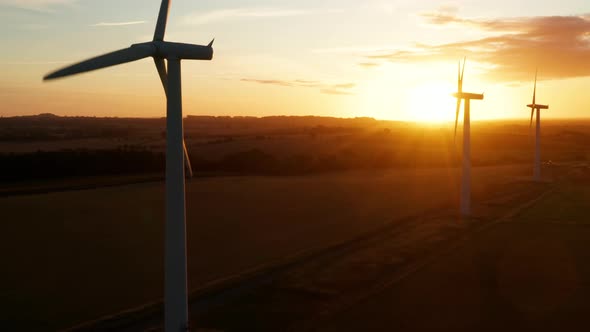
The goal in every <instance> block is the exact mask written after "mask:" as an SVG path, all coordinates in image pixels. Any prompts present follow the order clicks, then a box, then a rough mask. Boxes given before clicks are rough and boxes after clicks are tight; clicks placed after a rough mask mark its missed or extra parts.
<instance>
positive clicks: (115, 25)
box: [90, 21, 147, 27]
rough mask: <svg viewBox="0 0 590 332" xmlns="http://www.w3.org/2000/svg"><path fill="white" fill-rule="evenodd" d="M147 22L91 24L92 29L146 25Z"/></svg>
mask: <svg viewBox="0 0 590 332" xmlns="http://www.w3.org/2000/svg"><path fill="white" fill-rule="evenodd" d="M144 23H147V21H129V22H100V23H96V24H91V25H90V26H91V27H120V26H126V25H137V24H144Z"/></svg>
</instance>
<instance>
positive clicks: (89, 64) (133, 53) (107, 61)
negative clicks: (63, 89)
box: [43, 44, 155, 81]
mask: <svg viewBox="0 0 590 332" xmlns="http://www.w3.org/2000/svg"><path fill="white" fill-rule="evenodd" d="M154 53H155V48H154V47H153V46H151V45H145V44H144V45H136V46H131V47H129V48H125V49H122V50H119V51H115V52H111V53H107V54H104V55H100V56H97V57H94V58H92V59H88V60H85V61H82V62H79V63H77V64H75V65H71V66H68V67H65V68H62V69H60V70H57V71H55V72H53V73H51V74H48V75H46V76H45V77H44V78H43V80H45V81H46V80H52V79H56V78H60V77H65V76H70V75H75V74H80V73H84V72H87V71H92V70H97V69H102V68H106V67H111V66H115V65H120V64H123V63H127V62H132V61H136V60H140V59H143V58H147V57H149V56H152V55H153V54H154Z"/></svg>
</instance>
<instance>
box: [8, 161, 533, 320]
mask: <svg viewBox="0 0 590 332" xmlns="http://www.w3.org/2000/svg"><path fill="white" fill-rule="evenodd" d="M528 173H529V168H528V167H521V166H514V167H512V166H504V167H487V168H476V169H474V180H473V183H474V199H483V198H484V197H486V196H487V195H489V194H490V193H493V192H494V191H495V190H497V189H498V188H500V187H504V186H506V184H507V183H509V182H510V181H512V180H513V179H514V178H515V177H518V176H522V175H524V174H528ZM457 179H458V170H457V169H425V170H391V171H386V172H348V173H338V174H331V175H313V176H301V177H219V178H202V179H195V180H192V181H191V182H190V183H189V184H188V186H187V204H188V205H187V228H188V253H189V262H188V268H189V287H190V288H197V287H199V285H201V284H202V283H204V282H206V281H210V280H213V279H215V278H219V277H222V276H225V275H228V274H230V273H236V272H238V271H240V270H242V269H245V268H248V267H251V266H254V265H257V264H261V263H264V262H267V261H269V260H271V259H276V258H279V257H283V256H285V255H289V254H293V253H294V252H296V251H299V250H303V249H307V248H309V247H314V246H319V245H322V244H326V243H328V242H332V241H337V240H342V239H346V238H350V237H352V236H354V235H355V234H358V233H359V232H362V231H368V230H370V229H373V228H375V227H377V226H379V225H382V224H383V223H385V222H388V221H391V220H393V219H396V218H401V217H404V216H407V215H412V214H415V213H419V212H420V211H423V210H424V209H427V208H433V207H438V206H448V205H454V204H456V197H457V196H458V186H457ZM0 211H1V213H2V220H3V221H4V228H5V231H4V232H2V235H0V237H1V238H0V243H2V248H1V249H2V250H1V251H0V252H1V254H0V255H1V257H0V258H1V260H2V262H3V264H4V266H8V267H10V268H9V269H5V270H4V271H3V273H2V274H1V275H0V283H1V284H2V285H5V289H3V290H1V291H0V303H1V304H0V310H2V312H3V318H2V322H0V325H2V326H5V327H13V328H17V329H19V330H33V329H36V330H55V329H59V328H64V327H67V326H72V325H75V324H77V323H80V322H83V321H86V320H89V319H94V318H97V317H100V316H103V315H106V314H111V313H114V312H117V311H120V310H123V309H127V308H130V307H134V306H137V305H140V304H143V303H145V302H149V301H154V300H158V299H160V298H161V297H162V295H163V247H164V246H163V231H164V188H163V185H162V183H145V184H136V185H128V186H121V187H112V188H101V189H95V190H84V191H72V192H61V193H52V194H46V195H33V196H21V197H4V198H0Z"/></svg>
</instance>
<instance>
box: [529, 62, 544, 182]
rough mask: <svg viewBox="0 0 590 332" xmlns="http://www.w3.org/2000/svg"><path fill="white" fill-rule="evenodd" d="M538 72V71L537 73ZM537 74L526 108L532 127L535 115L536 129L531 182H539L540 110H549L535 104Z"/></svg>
mask: <svg viewBox="0 0 590 332" xmlns="http://www.w3.org/2000/svg"><path fill="white" fill-rule="evenodd" d="M537 72H538V71H537ZM537 72H535V88H534V90H533V103H532V104H528V105H527V107H528V108H530V109H531V123H530V125H529V126H530V127H532V126H533V115H534V114H535V111H536V113H537V128H536V134H535V166H534V168H533V180H535V181H541V110H547V109H549V105H541V104H537V103H536V99H537Z"/></svg>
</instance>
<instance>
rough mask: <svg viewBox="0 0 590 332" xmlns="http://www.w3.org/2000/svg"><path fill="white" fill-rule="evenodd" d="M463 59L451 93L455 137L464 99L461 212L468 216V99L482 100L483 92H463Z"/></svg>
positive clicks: (469, 163) (469, 192) (469, 199)
mask: <svg viewBox="0 0 590 332" xmlns="http://www.w3.org/2000/svg"><path fill="white" fill-rule="evenodd" d="M466 62H467V59H464V60H463V69H461V61H459V71H458V75H457V76H458V83H457V85H458V91H457V93H454V94H453V97H455V98H457V111H456V115H455V139H456V137H457V124H458V123H459V111H460V109H461V101H462V100H465V117H464V118H463V166H462V176H461V178H462V179H461V214H462V215H464V216H468V215H469V214H470V213H471V114H470V101H471V100H472V99H474V100H482V99H483V94H475V93H468V92H463V75H464V74H465V63H466Z"/></svg>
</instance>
